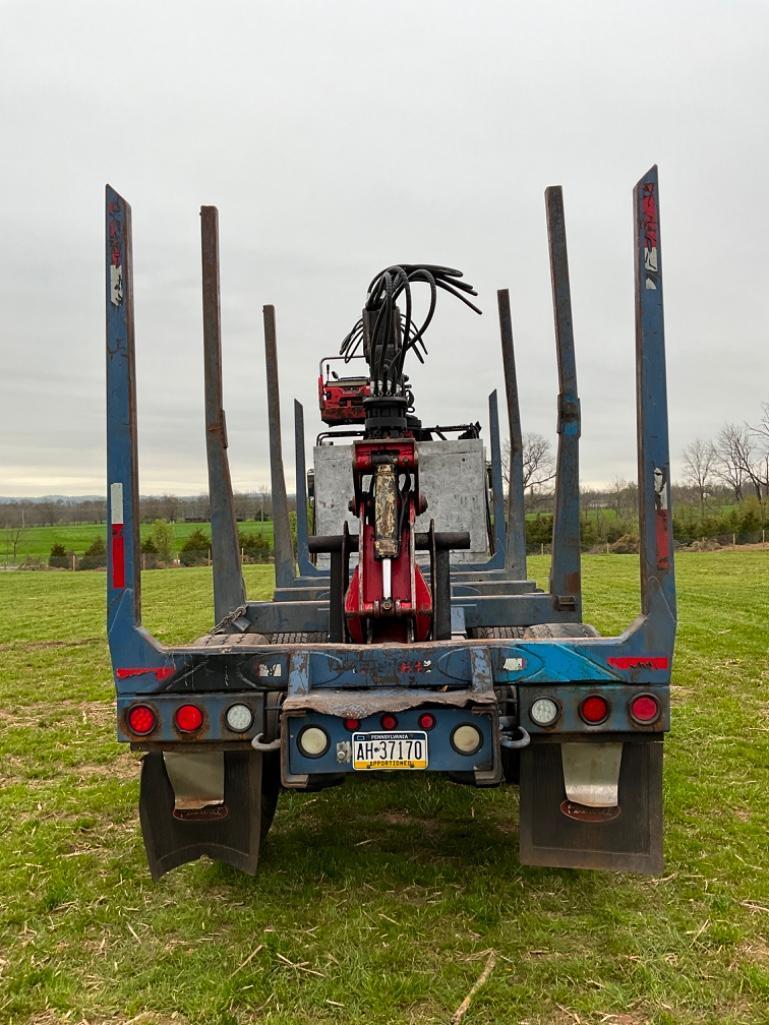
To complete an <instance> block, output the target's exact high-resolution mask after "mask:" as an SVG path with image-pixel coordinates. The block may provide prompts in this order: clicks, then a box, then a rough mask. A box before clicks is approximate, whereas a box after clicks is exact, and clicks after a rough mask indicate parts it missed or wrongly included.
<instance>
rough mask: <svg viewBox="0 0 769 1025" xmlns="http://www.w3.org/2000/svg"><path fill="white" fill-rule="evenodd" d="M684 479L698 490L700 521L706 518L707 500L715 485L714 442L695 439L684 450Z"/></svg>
mask: <svg viewBox="0 0 769 1025" xmlns="http://www.w3.org/2000/svg"><path fill="white" fill-rule="evenodd" d="M682 454H683V457H684V478H685V480H686V482H687V483H688V484H691V486H692V487H693V488H694V489H695V490H696V492H697V495H698V497H699V500H700V519H703V518H704V516H705V499H706V498H707V497H708V495H709V493H710V488H711V485H712V483H713V474H714V467H715V463H716V450H715V447H714V445H713V442H712V441H702V440H701V439H700V438H695V440H694V441H693V442H691V444H689V445H687V446H686V448H685V449H684V450H683V453H682Z"/></svg>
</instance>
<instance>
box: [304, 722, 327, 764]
mask: <svg viewBox="0 0 769 1025" xmlns="http://www.w3.org/2000/svg"><path fill="white" fill-rule="evenodd" d="M296 742H297V745H298V747H299V750H300V751H301V752H302V754H303V755H304V756H305V757H306V758H320V757H322V755H324V754H325V753H326V751H328V748H329V745H330V743H331V741H330V740H329V737H328V734H327V733H326V731H325V730H322V729H321V728H320V726H305V728H304V729H303V730H302V732H301V733H300V734H299V736H298V737H297V738H296Z"/></svg>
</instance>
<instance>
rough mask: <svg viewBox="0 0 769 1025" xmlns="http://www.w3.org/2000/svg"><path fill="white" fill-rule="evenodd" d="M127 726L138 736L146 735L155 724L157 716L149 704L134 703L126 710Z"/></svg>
mask: <svg viewBox="0 0 769 1025" xmlns="http://www.w3.org/2000/svg"><path fill="white" fill-rule="evenodd" d="M127 719H128V728H129V729H130V731H131V732H132V733H136V734H138V735H139V736H140V737H144V736H146V735H147V734H148V733H152V731H153V730H154V729H155V727H156V726H157V722H158V720H157V716H156V715H155V713H154V712H153V711H152V709H151V708H150V707H149V705H134V706H133V708H132V709H130V711H129V712H128V716H127Z"/></svg>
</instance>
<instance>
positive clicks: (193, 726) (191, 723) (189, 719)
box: [174, 705, 203, 733]
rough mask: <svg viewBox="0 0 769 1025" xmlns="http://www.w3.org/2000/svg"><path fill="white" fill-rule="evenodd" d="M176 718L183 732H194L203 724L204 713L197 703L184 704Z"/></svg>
mask: <svg viewBox="0 0 769 1025" xmlns="http://www.w3.org/2000/svg"><path fill="white" fill-rule="evenodd" d="M174 719H175V720H176V725H177V726H178V727H179V729H180V730H181V731H182V733H194V732H195V731H196V730H199V729H200V727H201V726H202V725H203V713H202V712H201V710H200V709H199V708H198V706H197V705H182V707H181V708H178V709H177V710H176V715H175V716H174Z"/></svg>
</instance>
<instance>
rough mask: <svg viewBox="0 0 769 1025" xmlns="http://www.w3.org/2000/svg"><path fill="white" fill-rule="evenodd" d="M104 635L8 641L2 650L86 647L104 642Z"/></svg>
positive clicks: (1, 647)
mask: <svg viewBox="0 0 769 1025" xmlns="http://www.w3.org/2000/svg"><path fill="white" fill-rule="evenodd" d="M103 643H104V638H103V637H83V638H82V639H81V640H79V641H6V642H5V643H3V644H0V651H11V649H13V648H23V649H24V650H25V651H44V650H45V649H46V648H85V647H87V646H88V645H89V644H103Z"/></svg>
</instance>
